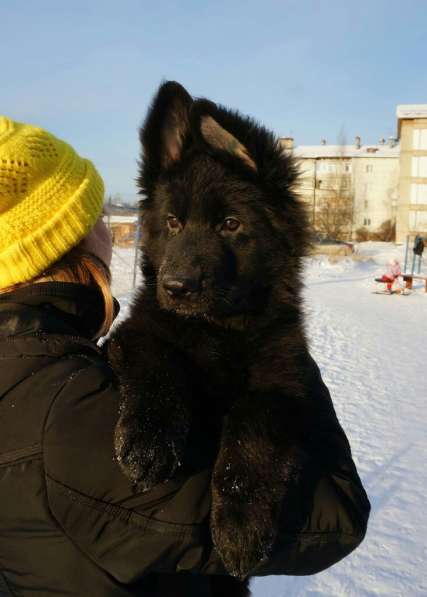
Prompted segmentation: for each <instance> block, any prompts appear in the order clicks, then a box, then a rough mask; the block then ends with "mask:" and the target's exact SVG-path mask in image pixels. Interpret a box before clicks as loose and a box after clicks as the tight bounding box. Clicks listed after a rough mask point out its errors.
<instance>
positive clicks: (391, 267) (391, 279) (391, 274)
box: [377, 259, 402, 293]
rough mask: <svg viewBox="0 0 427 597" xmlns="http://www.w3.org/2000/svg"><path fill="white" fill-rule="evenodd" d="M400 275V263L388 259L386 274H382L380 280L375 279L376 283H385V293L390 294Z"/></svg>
mask: <svg viewBox="0 0 427 597" xmlns="http://www.w3.org/2000/svg"><path fill="white" fill-rule="evenodd" d="M401 275H402V271H401V267H400V263H399V262H398V261H397V259H390V260H389V262H388V263H387V273H386V274H383V275H382V276H381V278H377V281H378V282H385V283H386V285H387V292H390V293H391V292H392V289H393V285H394V284H395V282H397V281H398V280H399V276H401ZM399 290H400V286H399Z"/></svg>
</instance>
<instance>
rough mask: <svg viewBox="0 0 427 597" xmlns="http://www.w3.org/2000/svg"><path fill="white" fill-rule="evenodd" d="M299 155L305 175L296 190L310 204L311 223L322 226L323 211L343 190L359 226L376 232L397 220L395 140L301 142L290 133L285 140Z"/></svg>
mask: <svg viewBox="0 0 427 597" xmlns="http://www.w3.org/2000/svg"><path fill="white" fill-rule="evenodd" d="M281 141H282V144H283V146H284V147H285V148H287V149H288V150H290V149H292V150H293V155H294V156H295V157H296V158H297V160H298V162H299V165H300V171H301V178H300V182H299V186H298V193H299V194H300V196H301V197H302V198H303V200H304V201H305V202H306V203H307V208H308V212H309V214H310V216H311V221H312V224H313V226H314V227H315V228H318V227H319V218H320V211H321V210H322V207H323V206H324V205H325V204H326V203H327V202H328V201H333V200H334V198H335V197H337V196H338V195H339V194H341V195H342V196H344V197H347V199H348V201H349V203H351V205H352V223H351V226H350V228H349V230H348V232H347V235H348V236H349V237H351V236H353V235H354V233H355V231H356V230H357V229H358V228H362V227H364V228H366V229H367V230H369V231H375V230H377V229H378V228H379V227H380V226H381V224H382V223H383V222H385V221H386V220H392V221H394V220H395V219H396V213H397V205H398V189H399V154H400V148H399V144H398V143H397V142H396V141H395V140H394V139H389V141H388V142H387V143H386V142H385V140H381V141H380V143H379V144H378V145H362V142H361V139H360V138H359V137H356V139H355V142H354V144H353V145H329V144H327V143H326V142H325V141H323V142H322V143H321V144H320V145H299V146H296V147H293V146H292V145H293V140H292V139H291V138H289V137H287V138H284V139H282V140H281Z"/></svg>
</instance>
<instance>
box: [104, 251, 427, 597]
mask: <svg viewBox="0 0 427 597" xmlns="http://www.w3.org/2000/svg"><path fill="white" fill-rule="evenodd" d="M132 257H133V253H132V250H129V249H126V250H119V251H117V252H116V255H115V258H114V264H113V274H115V281H114V289H115V292H116V294H117V296H118V297H119V298H120V300H121V302H122V304H123V306H124V307H125V309H124V311H126V306H127V303H128V297H129V289H130V288H131V285H132V269H133V262H132ZM357 257H358V259H359V260H353V259H351V258H344V259H341V260H339V261H337V262H336V263H331V262H330V261H329V260H328V259H327V258H325V257H316V258H310V259H308V260H307V263H306V271H305V284H306V289H305V305H306V312H307V326H308V332H309V337H310V342H311V351H312V354H313V356H314V357H315V359H316V360H317V362H318V364H319V366H320V368H321V370H322V374H323V377H324V380H325V382H326V383H327V385H328V387H329V389H330V391H331V394H332V397H333V400H334V404H335V408H336V410H337V414H338V417H339V419H340V421H341V423H342V425H343V427H344V429H345V431H346V432H347V435H348V437H349V440H350V443H351V445H352V448H353V456H354V459H355V461H356V464H357V467H358V470H359V473H360V475H361V477H362V480H363V482H364V485H365V488H366V490H367V492H368V495H369V498H370V500H371V504H372V514H371V520H370V525H369V530H368V534H367V537H366V539H365V541H364V543H362V545H361V546H360V547H359V549H357V550H356V551H355V552H354V553H353V554H352V555H350V556H349V557H347V558H346V559H345V560H343V561H342V562H341V563H339V564H337V565H336V566H333V567H332V568H330V569H329V570H327V571H325V572H323V573H320V574H318V575H315V576H309V577H298V578H293V577H283V576H282V577H269V578H263V579H256V580H254V581H253V583H252V591H253V595H254V597H372V596H384V597H421V596H423V597H426V596H427V580H426V578H425V577H426V575H427V548H426V538H427V514H426V505H425V504H426V499H425V495H426V493H427V467H426V464H425V463H426V459H427V433H426V429H425V427H426V424H427V391H426V381H425V380H426V374H425V367H427V336H426V327H427V326H426V322H427V294H426V293H424V289H423V288H422V287H421V286H420V285H418V286H416V287H415V290H414V291H413V292H412V293H411V294H410V295H407V296H400V295H392V296H385V295H380V294H373V293H372V291H373V290H374V286H375V284H374V283H373V278H374V277H375V276H377V275H379V274H382V273H384V272H385V265H384V264H385V263H386V262H387V260H388V259H390V258H391V257H397V258H399V259H400V260H401V263H402V262H403V248H402V247H395V246H394V245H392V244H387V243H362V244H360V245H359V246H358V255H357ZM424 267H425V268H426V269H427V266H426V265H424Z"/></svg>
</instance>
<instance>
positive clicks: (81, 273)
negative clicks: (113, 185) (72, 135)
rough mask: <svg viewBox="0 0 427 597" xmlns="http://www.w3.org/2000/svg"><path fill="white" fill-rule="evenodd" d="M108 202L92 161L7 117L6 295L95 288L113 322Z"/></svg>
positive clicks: (2, 274) (0, 148) (2, 283)
mask: <svg viewBox="0 0 427 597" xmlns="http://www.w3.org/2000/svg"><path fill="white" fill-rule="evenodd" d="M103 201H104V184H103V181H102V179H101V177H100V176H99V174H98V172H97V171H96V169H95V167H94V166H93V164H92V163H91V162H90V161H89V160H86V159H84V158H81V157H80V156H78V155H77V153H76V152H75V151H74V149H73V148H72V147H70V145H68V144H67V143H65V142H64V141H61V140H60V139H57V138H56V137H54V136H53V135H51V134H50V133H48V132H46V131H44V130H42V129H40V128H38V127H34V126H31V125H28V124H22V123H18V122H14V121H12V120H10V119H9V118H6V117H4V116H0V292H4V291H8V290H9V289H12V288H14V287H16V286H21V285H23V284H28V283H32V282H44V281H49V280H55V281H58V280H59V281H61V280H62V281H64V282H78V283H82V284H87V285H91V284H93V285H96V286H99V287H100V289H101V290H102V292H103V294H104V299H105V302H106V312H107V314H108V312H109V311H110V312H111V313H110V317H109V318H108V319H111V317H112V298H111V293H110V291H109V288H108V287H109V282H110V272H109V265H110V260H111V239H110V238H109V233H108V231H107V229H106V227H105V225H104V224H103V222H102V219H101V214H102V207H103ZM107 291H108V292H107ZM108 293H109V296H110V298H109V299H108V296H107V294H108ZM106 323H107V322H106ZM105 327H106V325H104V326H103V328H104V331H105Z"/></svg>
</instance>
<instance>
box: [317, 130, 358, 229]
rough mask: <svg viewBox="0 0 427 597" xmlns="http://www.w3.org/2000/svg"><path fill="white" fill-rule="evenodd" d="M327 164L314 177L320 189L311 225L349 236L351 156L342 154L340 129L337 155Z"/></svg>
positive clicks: (342, 145)
mask: <svg viewBox="0 0 427 597" xmlns="http://www.w3.org/2000/svg"><path fill="white" fill-rule="evenodd" d="M329 166H330V168H331V171H330V172H328V173H326V174H325V175H322V179H321V180H317V181H316V184H317V188H318V189H319V190H320V193H319V194H318V199H317V205H318V209H317V212H316V221H315V228H316V230H317V231H318V232H320V233H321V234H322V235H324V236H326V237H327V238H336V239H339V240H342V239H346V238H351V233H352V223H353V201H354V192H353V189H352V184H351V180H352V176H351V159H350V158H348V157H347V156H346V151H345V137H344V135H343V133H341V134H340V136H339V144H338V151H337V156H336V158H335V159H334V160H333V161H330V162H329Z"/></svg>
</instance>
